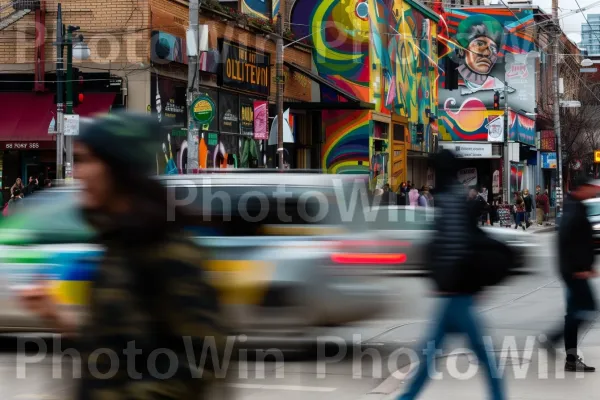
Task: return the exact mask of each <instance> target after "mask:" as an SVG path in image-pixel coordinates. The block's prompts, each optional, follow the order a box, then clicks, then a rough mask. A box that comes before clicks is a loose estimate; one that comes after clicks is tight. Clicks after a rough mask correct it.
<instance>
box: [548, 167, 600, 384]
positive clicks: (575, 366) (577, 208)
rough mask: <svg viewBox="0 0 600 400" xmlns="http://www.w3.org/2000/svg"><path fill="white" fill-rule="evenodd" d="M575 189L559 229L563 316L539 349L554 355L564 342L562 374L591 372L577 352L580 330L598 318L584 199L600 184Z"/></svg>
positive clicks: (593, 257) (597, 191) (581, 183)
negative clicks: (592, 282)
mask: <svg viewBox="0 0 600 400" xmlns="http://www.w3.org/2000/svg"><path fill="white" fill-rule="evenodd" d="M575 185H576V187H575V188H574V189H573V190H572V191H571V193H570V194H569V195H568V197H567V198H566V199H565V202H564V214H563V217H562V221H561V223H560V225H559V228H558V255H559V256H558V263H559V267H560V276H561V278H562V280H563V284H564V286H565V288H566V289H567V297H566V305H567V307H566V316H565V321H564V324H561V326H560V327H558V328H557V329H556V330H555V331H554V332H553V333H551V334H550V335H547V336H546V337H547V339H548V340H547V341H546V342H544V343H542V346H543V347H545V348H546V349H547V350H549V352H550V354H551V355H552V356H555V355H556V354H555V352H556V350H555V346H556V344H557V343H559V342H560V341H561V340H564V345H565V352H566V354H567V359H566V361H565V371H569V372H594V371H596V368H594V367H591V366H589V365H586V364H585V363H584V362H583V360H582V359H581V357H579V354H578V352H577V343H578V340H579V338H578V336H579V331H580V329H581V328H582V327H583V326H585V325H588V326H589V325H590V324H591V323H593V322H594V321H595V320H596V318H597V314H596V313H597V306H596V299H595V295H594V292H593V290H592V285H591V284H590V280H591V279H592V278H595V277H597V276H598V273H597V271H596V270H595V269H594V263H595V261H596V253H595V248H594V231H593V229H592V225H591V223H590V221H589V219H588V215H587V210H586V206H585V204H583V201H584V200H587V199H591V198H594V197H596V196H597V195H598V194H600V182H599V181H591V180H588V179H586V178H579V182H576V183H575Z"/></svg>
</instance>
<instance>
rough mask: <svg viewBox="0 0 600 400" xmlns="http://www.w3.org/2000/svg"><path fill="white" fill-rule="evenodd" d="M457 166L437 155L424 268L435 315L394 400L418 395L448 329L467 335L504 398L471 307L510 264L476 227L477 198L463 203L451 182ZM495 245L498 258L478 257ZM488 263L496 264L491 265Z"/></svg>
mask: <svg viewBox="0 0 600 400" xmlns="http://www.w3.org/2000/svg"><path fill="white" fill-rule="evenodd" d="M458 169H459V167H458V165H457V162H456V159H455V157H454V155H453V154H452V153H451V152H449V151H447V150H445V151H442V152H441V153H440V154H438V155H437V158H436V188H437V189H438V192H436V202H437V204H439V207H437V208H438V211H440V210H441V212H439V213H436V215H439V217H437V216H436V219H435V225H436V230H435V233H434V235H433V236H434V237H433V239H432V240H431V244H430V245H431V246H433V247H432V249H430V250H431V251H427V254H428V257H429V258H428V260H427V267H428V268H429V269H430V270H431V272H432V278H433V283H434V287H435V295H436V296H437V297H438V298H439V300H440V307H439V311H438V312H439V314H438V315H436V316H435V318H434V320H433V321H434V322H433V327H432V330H431V333H430V336H429V337H428V338H427V339H426V341H425V343H426V344H425V346H424V350H423V354H424V355H423V356H422V360H420V363H419V365H418V369H417V371H416V374H415V375H414V377H413V380H412V382H411V383H410V385H409V387H408V390H407V391H406V393H404V394H403V395H402V396H401V397H400V398H399V400H413V399H415V398H417V396H418V395H419V393H420V392H421V389H422V388H423V387H424V385H425V383H426V381H427V379H428V373H429V371H431V368H430V367H431V365H432V364H433V363H434V362H435V355H436V352H437V351H438V350H441V346H442V344H443V340H444V337H445V336H446V335H447V334H448V333H451V332H452V333H460V334H463V335H465V336H467V337H468V338H469V342H470V344H471V348H472V349H473V351H474V352H475V354H476V356H477V358H478V359H479V363H480V365H482V366H483V367H484V369H485V371H486V375H487V382H488V386H489V388H490V392H491V395H492V396H491V399H492V400H504V399H505V394H504V389H503V385H502V377H501V376H498V374H497V373H496V372H497V371H496V367H495V365H494V362H493V357H490V355H489V354H488V351H487V350H486V347H485V344H484V341H483V333H482V329H481V323H480V321H479V318H478V317H477V314H476V311H475V303H476V302H475V296H476V294H478V293H480V292H481V291H482V290H483V288H484V287H485V286H489V285H493V284H495V283H497V282H499V281H500V280H502V275H503V273H502V271H504V270H508V269H509V268H510V267H509V265H510V264H511V260H509V259H507V258H506V256H505V255H506V254H507V253H511V252H510V250H508V249H507V248H505V246H504V245H502V244H500V243H497V242H495V241H493V240H490V239H489V238H487V236H486V235H485V233H484V232H483V231H482V230H481V229H480V228H479V227H478V224H477V222H478V221H479V218H480V216H481V209H480V208H479V202H478V201H476V199H471V200H469V201H465V192H464V188H463V187H461V186H460V185H459V184H457V182H456V181H455V180H456V176H457V172H458ZM475 197H476V196H475ZM498 247H501V249H500V251H498V252H496V253H495V254H493V255H492V259H493V260H498V262H490V263H488V264H486V262H484V261H483V259H484V257H485V254H488V250H487V249H489V251H494V248H496V250H497V249H498ZM482 249H483V250H482ZM433 250H435V251H433ZM484 253H485V254H484ZM498 254H499V255H498ZM488 261H489V260H488ZM492 264H495V267H496V268H494V267H491V266H490V265H492ZM497 267H499V268H497ZM494 269H495V270H496V271H494ZM498 270H500V272H498ZM492 276H494V277H495V278H491V279H495V281H494V282H492V281H491V279H490V277H492ZM430 344H433V346H434V349H431V347H430Z"/></svg>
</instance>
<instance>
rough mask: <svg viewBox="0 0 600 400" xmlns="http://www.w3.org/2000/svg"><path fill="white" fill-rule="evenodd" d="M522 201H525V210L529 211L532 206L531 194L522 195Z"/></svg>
mask: <svg viewBox="0 0 600 400" xmlns="http://www.w3.org/2000/svg"><path fill="white" fill-rule="evenodd" d="M523 201H524V202H525V211H526V212H531V208H532V206H533V200H532V199H531V195H529V196H523Z"/></svg>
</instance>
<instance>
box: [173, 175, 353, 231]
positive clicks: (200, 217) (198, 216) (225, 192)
mask: <svg viewBox="0 0 600 400" xmlns="http://www.w3.org/2000/svg"><path fill="white" fill-rule="evenodd" d="M169 191H170V197H171V198H172V202H173V204H175V205H181V206H185V207H186V208H187V209H188V210H189V211H191V212H192V213H193V214H194V215H193V216H192V218H190V219H189V221H190V223H191V224H192V225H194V226H202V225H207V223H212V225H213V226H216V227H219V225H226V226H225V227H223V226H221V228H222V229H226V228H227V227H228V226H230V227H231V226H232V227H233V229H230V230H229V231H228V234H236V233H237V234H240V235H247V234H252V232H253V231H255V230H257V229H258V228H259V227H260V226H264V225H311V226H325V225H326V226H343V227H344V228H345V229H348V230H353V231H355V230H360V229H365V225H364V221H365V218H364V215H362V212H361V211H362V209H363V207H361V205H360V202H356V203H355V204H350V203H351V202H350V201H348V204H346V200H345V199H340V197H345V196H340V192H337V193H336V191H335V189H334V188H333V187H327V186H324V187H306V186H303V187H301V186H297V187H285V193H284V191H283V190H282V188H281V187H277V186H273V185H271V186H269V185H265V186H253V187H250V186H222V187H213V186H211V187H190V186H181V187H172V188H169ZM348 197H349V196H348ZM222 222H225V224H222Z"/></svg>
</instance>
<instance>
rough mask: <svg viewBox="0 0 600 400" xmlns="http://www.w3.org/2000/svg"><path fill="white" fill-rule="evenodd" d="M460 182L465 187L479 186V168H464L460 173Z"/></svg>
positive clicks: (458, 175)
mask: <svg viewBox="0 0 600 400" xmlns="http://www.w3.org/2000/svg"><path fill="white" fill-rule="evenodd" d="M457 178H458V181H459V182H460V183H461V184H462V185H465V186H475V185H477V168H463V169H461V170H460V171H458V174H457Z"/></svg>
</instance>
